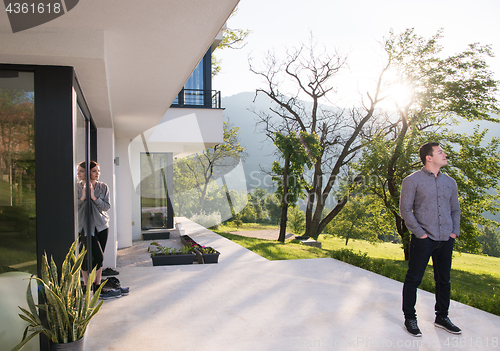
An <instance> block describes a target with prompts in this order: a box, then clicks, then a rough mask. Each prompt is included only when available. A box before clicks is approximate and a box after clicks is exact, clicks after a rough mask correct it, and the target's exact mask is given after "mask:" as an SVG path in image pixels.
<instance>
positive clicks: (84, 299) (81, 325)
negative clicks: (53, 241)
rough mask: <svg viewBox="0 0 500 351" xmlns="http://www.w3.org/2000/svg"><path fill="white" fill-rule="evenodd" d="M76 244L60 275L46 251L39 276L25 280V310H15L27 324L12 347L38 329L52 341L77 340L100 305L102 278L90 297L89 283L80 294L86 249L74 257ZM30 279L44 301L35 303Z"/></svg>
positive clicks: (93, 277)
mask: <svg viewBox="0 0 500 351" xmlns="http://www.w3.org/2000/svg"><path fill="white" fill-rule="evenodd" d="M76 246H77V241H75V242H74V243H73V245H71V248H70V249H69V252H68V254H67V255H66V258H65V260H64V262H63V264H62V269H61V276H60V277H59V275H58V272H57V266H56V264H55V262H54V260H53V259H52V258H51V259H50V264H49V260H48V258H47V254H46V253H45V254H44V255H43V257H42V271H41V275H42V277H41V278H38V277H31V278H30V282H29V283H28V289H27V291H26V301H27V302H28V307H29V311H28V310H26V309H24V308H22V307H19V308H20V309H21V311H22V312H23V314H19V317H21V319H23V320H24V321H26V322H28V323H29V325H28V326H27V327H26V329H25V331H24V334H23V339H22V340H21V342H20V343H19V344H18V345H17V346H16V347H14V348H13V349H12V351H16V350H20V349H22V348H23V347H24V345H26V343H28V341H30V340H31V339H32V338H34V337H35V336H37V335H38V334H40V333H43V334H45V335H46V336H47V338H48V339H49V340H50V341H51V342H52V343H54V344H61V343H70V342H74V341H77V340H79V339H81V338H82V337H83V335H84V334H85V331H86V329H87V326H88V324H89V322H90V319H91V318H92V317H93V316H95V315H96V313H97V312H98V311H99V309H100V308H101V306H102V303H103V302H102V301H100V302H99V296H100V294H101V289H102V287H103V286H104V284H105V283H106V281H104V282H103V283H102V284H101V285H100V286H99V288H98V289H97V291H96V292H95V294H94V296H93V297H92V298H90V295H91V286H92V284H88V285H87V290H86V293H85V295H84V294H83V291H82V287H81V282H80V271H81V267H82V263H83V259H84V257H85V253H86V250H85V248H83V249H82V250H81V252H80V254H79V255H78V257H76V256H75V254H74V252H75V249H76ZM95 274H96V269H95V268H94V270H93V271H92V272H91V274H90V276H89V281H90V282H92V281H94V279H95ZM31 279H34V280H36V281H37V283H38V285H39V289H41V290H42V292H43V295H44V297H45V303H44V304H40V305H35V302H34V300H33V296H32V293H31ZM40 310H44V311H45V312H46V317H47V325H44V324H42V321H41V319H40ZM28 333H30V334H28Z"/></svg>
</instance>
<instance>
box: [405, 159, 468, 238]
mask: <svg viewBox="0 0 500 351" xmlns="http://www.w3.org/2000/svg"><path fill="white" fill-rule="evenodd" d="M399 211H400V213H401V217H402V218H403V219H404V221H405V224H406V227H407V228H408V229H409V230H410V231H411V232H412V234H414V235H415V236H417V237H419V238H420V237H422V236H424V235H425V234H427V235H428V236H429V238H431V239H432V240H436V241H448V239H449V238H450V234H452V233H454V234H456V235H457V236H458V235H460V204H459V202H458V188H457V183H456V182H455V180H454V179H453V178H451V177H450V176H448V175H446V174H443V173H441V172H439V173H438V175H437V177H436V176H435V175H434V173H432V172H429V171H428V170H426V169H425V167H423V168H422V169H421V170H420V171H418V172H415V173H413V174H411V175H409V176H408V177H406V178H405V179H404V180H403V184H402V186H401V196H400V199H399Z"/></svg>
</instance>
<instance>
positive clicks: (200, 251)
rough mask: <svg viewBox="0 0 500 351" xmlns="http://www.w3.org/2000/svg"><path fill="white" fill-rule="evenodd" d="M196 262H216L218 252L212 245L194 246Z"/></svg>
mask: <svg viewBox="0 0 500 351" xmlns="http://www.w3.org/2000/svg"><path fill="white" fill-rule="evenodd" d="M194 252H195V253H196V257H197V259H198V263H217V262H218V261H219V255H220V252H219V251H217V250H215V249H214V248H212V247H205V246H199V245H198V246H197V247H195V248H194Z"/></svg>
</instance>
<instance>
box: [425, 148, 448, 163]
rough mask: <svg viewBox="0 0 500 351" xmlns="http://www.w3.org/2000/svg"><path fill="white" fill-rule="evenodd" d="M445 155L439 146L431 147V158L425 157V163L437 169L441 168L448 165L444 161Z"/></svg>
mask: <svg viewBox="0 0 500 351" xmlns="http://www.w3.org/2000/svg"><path fill="white" fill-rule="evenodd" d="M446 156H447V155H446V154H445V153H444V150H443V149H442V148H441V146H433V147H432V156H427V162H431V163H433V164H434V165H436V166H438V167H443V166H446V165H447V164H448V161H447V160H446Z"/></svg>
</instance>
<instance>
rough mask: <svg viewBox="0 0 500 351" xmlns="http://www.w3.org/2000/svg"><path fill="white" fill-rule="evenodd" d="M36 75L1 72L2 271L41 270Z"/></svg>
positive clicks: (0, 267) (0, 235) (0, 241)
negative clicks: (37, 189)
mask: <svg viewBox="0 0 500 351" xmlns="http://www.w3.org/2000/svg"><path fill="white" fill-rule="evenodd" d="M34 101H35V93H34V73H33V72H22V71H16V70H0V274H1V273H5V272H9V271H24V272H29V273H31V274H36V273H37V252H36V225H35V224H36V223H35V222H36V203H35V186H36V184H35V131H34V123H35V112H34V111H35V110H34V107H35V104H34Z"/></svg>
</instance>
